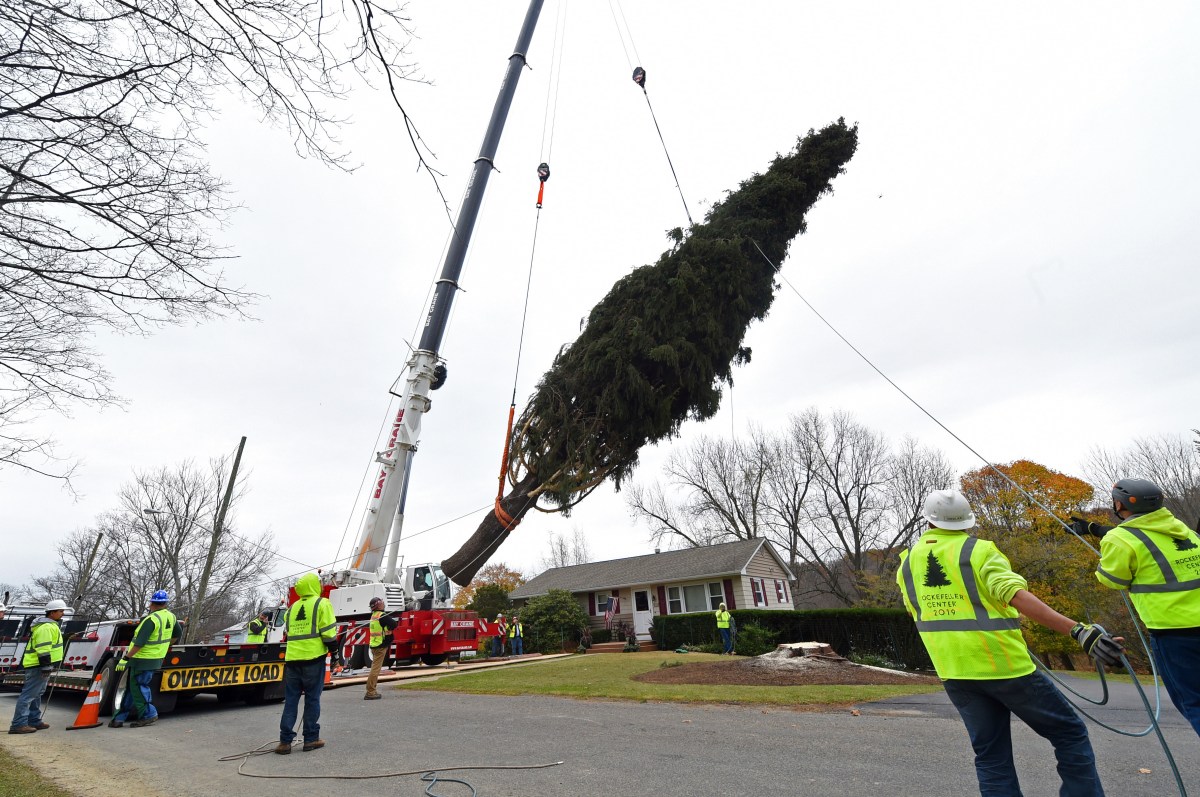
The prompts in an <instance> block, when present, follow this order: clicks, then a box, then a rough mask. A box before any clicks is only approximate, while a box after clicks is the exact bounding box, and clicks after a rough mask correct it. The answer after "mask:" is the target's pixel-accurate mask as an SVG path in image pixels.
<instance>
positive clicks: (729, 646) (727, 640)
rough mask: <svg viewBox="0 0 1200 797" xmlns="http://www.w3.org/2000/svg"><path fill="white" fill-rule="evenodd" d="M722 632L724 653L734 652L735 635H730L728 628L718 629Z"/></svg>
mask: <svg viewBox="0 0 1200 797" xmlns="http://www.w3.org/2000/svg"><path fill="white" fill-rule="evenodd" d="M717 630H718V631H720V632H721V645H723V646H724V652H725V653H728V652H729V651H731V650H733V634H731V633H729V629H728V628H718V629H717Z"/></svg>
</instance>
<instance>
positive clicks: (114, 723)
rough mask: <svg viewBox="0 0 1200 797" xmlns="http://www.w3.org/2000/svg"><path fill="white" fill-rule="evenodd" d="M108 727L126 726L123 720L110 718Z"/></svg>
mask: <svg viewBox="0 0 1200 797" xmlns="http://www.w3.org/2000/svg"><path fill="white" fill-rule="evenodd" d="M108 727H110V728H124V727H125V723H123V722H121V721H120V720H116V719H113V720H109V721H108Z"/></svg>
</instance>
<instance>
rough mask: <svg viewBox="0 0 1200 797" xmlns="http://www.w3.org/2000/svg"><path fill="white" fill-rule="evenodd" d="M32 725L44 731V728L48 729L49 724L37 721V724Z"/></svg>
mask: <svg viewBox="0 0 1200 797" xmlns="http://www.w3.org/2000/svg"><path fill="white" fill-rule="evenodd" d="M33 727H35V728H37V729H38V730H39V731H45V730H49V729H50V726H49V725H47V724H46V723H44V722H39V723H38V724H37V725H34V726H33Z"/></svg>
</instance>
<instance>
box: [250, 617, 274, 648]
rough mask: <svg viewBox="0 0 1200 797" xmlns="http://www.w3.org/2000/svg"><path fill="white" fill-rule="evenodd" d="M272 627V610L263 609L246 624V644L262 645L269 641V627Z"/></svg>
mask: <svg viewBox="0 0 1200 797" xmlns="http://www.w3.org/2000/svg"><path fill="white" fill-rule="evenodd" d="M270 627H271V610H270V609H263V610H262V611H261V612H259V613H258V617H255V618H254V619H253V620H251V621H250V622H249V623H247V624H246V644H247V645H261V644H263V643H264V642H266V641H267V629H268V628H270Z"/></svg>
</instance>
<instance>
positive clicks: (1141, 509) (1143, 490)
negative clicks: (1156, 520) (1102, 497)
mask: <svg viewBox="0 0 1200 797" xmlns="http://www.w3.org/2000/svg"><path fill="white" fill-rule="evenodd" d="M1112 500H1113V504H1114V505H1115V504H1122V505H1123V506H1124V507H1125V508H1126V509H1128V510H1129V511H1130V512H1133V513H1134V514H1135V515H1144V514H1146V513H1147V512H1153V511H1154V510H1156V509H1162V505H1163V491H1162V489H1161V488H1160V487H1159V486H1158V485H1157V484H1155V483H1154V482H1152V481H1150V480H1148V479H1121V481H1119V482H1117V483H1116V484H1114V485H1113V488H1112Z"/></svg>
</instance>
